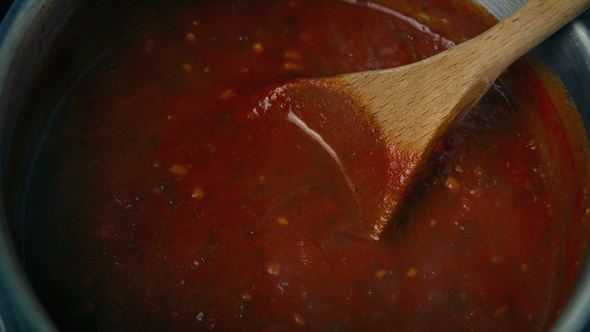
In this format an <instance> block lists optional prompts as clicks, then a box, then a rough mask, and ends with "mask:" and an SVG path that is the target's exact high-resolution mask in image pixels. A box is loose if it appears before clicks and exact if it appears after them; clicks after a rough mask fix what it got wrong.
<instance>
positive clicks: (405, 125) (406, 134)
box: [281, 0, 590, 240]
mask: <svg viewBox="0 0 590 332" xmlns="http://www.w3.org/2000/svg"><path fill="white" fill-rule="evenodd" d="M589 6H590V0H529V1H528V2H527V3H526V4H524V5H523V6H522V7H521V8H520V9H518V10H517V11H515V12H514V13H512V14H511V15H510V16H508V17H507V18H506V19H504V20H503V21H501V22H500V23H498V24H496V25H495V26H494V27H493V28H491V29H490V30H488V31H487V32H485V33H483V34H481V35H479V36H478V37H476V38H474V39H471V40H469V41H467V42H465V43H462V44H460V45H458V46H456V47H454V48H452V49H450V50H447V51H445V52H443V53H440V54H438V55H436V56H433V57H431V58H428V59H426V60H423V61H420V62H417V63H414V64H410V65H407V66H403V67H399V68H393V69H386V70H376V71H367V72H360V73H352V74H345V75H339V76H334V77H327V78H317V79H301V80H296V81H295V82H293V83H290V84H288V87H287V89H288V90H290V93H291V95H296V94H299V96H301V95H302V93H303V94H304V95H305V98H307V99H309V98H310V97H309V96H310V95H312V96H313V95H317V96H319V97H318V98H324V97H323V96H320V95H325V93H326V91H327V92H328V93H334V92H335V91H336V92H337V93H339V94H343V95H344V98H349V99H351V100H352V102H353V104H355V105H357V107H360V108H361V111H364V112H367V113H366V114H368V115H369V117H370V118H372V120H373V122H374V123H375V124H376V125H377V126H378V127H380V130H381V131H382V134H383V135H384V136H385V137H386V138H387V139H388V140H389V142H390V144H393V146H394V149H395V150H396V151H397V152H396V153H394V154H393V158H394V159H396V160H392V163H393V164H395V165H396V168H397V172H400V174H403V176H399V177H397V179H396V181H397V183H394V184H393V186H392V187H393V190H389V191H388V195H389V196H388V197H386V198H385V201H386V203H385V204H384V209H383V211H382V213H381V215H380V216H379V217H378V218H372V219H371V218H368V219H367V218H361V219H363V220H362V221H361V222H360V225H358V228H359V229H360V230H361V233H362V234H363V235H364V236H366V237H368V238H372V239H375V240H377V239H379V236H380V235H381V232H382V231H383V229H384V228H385V226H386V225H387V224H388V223H390V222H391V221H392V220H394V219H395V217H396V215H397V214H398V213H399V210H400V207H401V206H402V204H401V203H402V202H403V200H404V199H406V198H407V197H408V194H409V193H410V192H411V189H412V187H413V186H414V185H415V183H416V182H419V180H420V179H422V178H423V177H424V176H423V175H424V174H427V173H428V171H429V168H430V167H429V165H430V162H429V161H430V160H432V158H430V157H431V155H432V154H433V152H434V150H435V149H436V147H437V145H439V142H441V141H442V140H443V139H444V138H445V137H446V136H447V134H448V133H449V132H450V131H452V130H453V129H454V128H456V126H457V125H458V124H459V123H460V122H461V120H462V119H463V118H464V117H465V115H466V114H467V112H469V110H470V109H471V108H472V107H473V106H474V105H475V103H476V102H477V101H478V100H479V99H480V98H481V97H482V95H483V94H484V93H485V92H486V91H487V90H488V89H489V87H490V86H491V85H492V83H493V82H494V81H495V80H496V78H498V76H499V75H500V74H501V73H502V72H503V71H504V70H505V69H506V68H508V66H509V65H511V64H512V63H513V62H514V61H516V60H517V59H518V58H520V57H521V56H523V55H524V54H525V53H527V52H528V51H529V50H531V49H532V48H533V47H535V46H536V45H537V44H539V43H540V42H541V41H543V40H544V39H546V38H547V37H549V36H550V35H551V34H553V33H554V32H556V31H557V30H558V29H560V28H561V27H563V26H564V25H565V24H566V23H568V22H569V21H571V20H572V19H573V18H575V17H576V16H577V15H579V14H581V13H582V12H583V11H584V10H586V9H587V8H588V7H589ZM281 91H283V90H281ZM310 91H311V92H310ZM332 99H334V98H332ZM421 175H422V176H421ZM375 185H381V184H379V183H376V184H375ZM360 203H361V204H362V202H360Z"/></svg>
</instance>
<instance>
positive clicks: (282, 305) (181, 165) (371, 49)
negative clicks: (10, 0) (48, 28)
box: [25, 0, 559, 331]
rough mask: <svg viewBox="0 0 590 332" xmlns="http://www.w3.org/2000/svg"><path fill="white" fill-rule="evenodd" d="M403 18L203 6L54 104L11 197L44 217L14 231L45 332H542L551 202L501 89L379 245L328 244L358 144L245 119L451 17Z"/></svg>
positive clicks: (340, 238) (346, 239)
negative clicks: (20, 235) (34, 171)
mask: <svg viewBox="0 0 590 332" xmlns="http://www.w3.org/2000/svg"><path fill="white" fill-rule="evenodd" d="M417 17H419V15H417ZM424 20H425V19H424V18H423V19H422V20H417V19H414V18H410V17H408V16H404V15H402V14H400V13H398V12H395V11H392V10H390V9H387V8H385V7H381V6H378V5H375V4H373V3H370V2H369V3H366V4H364V5H356V4H351V3H346V2H339V1H327V0H326V1H315V0H295V1H257V2H255V1H232V2H229V1H211V2H201V3H199V4H197V5H195V4H187V5H186V6H184V7H183V8H182V9H181V10H179V11H178V12H177V13H176V14H174V15H172V16H170V17H167V18H165V19H159V20H155V21H154V22H152V23H150V24H147V25H145V26H144V27H143V28H142V29H141V30H140V31H138V32H137V33H136V34H134V35H132V36H129V37H128V38H127V39H125V40H124V41H122V42H121V43H120V44H118V45H116V46H115V47H113V49H112V50H110V51H109V52H108V53H106V55H105V56H104V58H103V59H101V60H100V62H99V63H98V64H97V65H96V66H95V67H94V68H91V69H90V70H89V72H88V73H87V74H86V75H85V77H83V78H82V79H81V81H80V82H79V83H78V86H77V87H76V88H75V89H74V90H73V92H72V94H71V96H69V97H68V99H67V101H66V103H65V106H64V107H63V110H62V111H61V114H60V116H59V118H58V120H57V121H56V124H55V127H54V133H55V140H54V141H52V142H51V143H50V144H48V145H47V148H46V150H47V160H46V161H45V162H44V163H43V165H40V166H39V168H40V169H41V171H40V174H41V175H40V178H39V179H38V181H39V183H46V184H48V185H47V186H44V187H43V188H42V189H40V191H39V193H38V194H37V198H36V199H34V200H31V201H30V203H29V204H31V205H37V206H38V207H39V206H40V208H39V209H40V210H41V211H42V212H39V213H38V214H36V215H33V216H32V217H33V218H37V219H39V220H43V223H42V224H41V225H40V226H39V227H37V228H35V229H31V230H29V232H28V235H27V236H28V237H29V239H34V241H32V240H29V241H28V243H29V244H27V247H26V250H25V254H26V255H25V257H26V264H27V270H28V273H29V275H30V277H31V280H32V282H33V284H34V286H35V288H36V290H37V292H38V293H39V295H40V297H41V299H42V301H43V302H44V304H45V306H46V308H47V310H48V311H49V312H50V314H51V315H52V317H53V318H54V320H55V321H56V322H57V324H58V325H59V326H60V328H63V329H64V330H71V331H98V330H168V331H170V330H172V331H174V330H176V331H190V330H243V331H252V330H259V331H288V330H297V329H310V330H316V331H317V330H334V331H341V330H344V331H360V330H370V331H372V330H377V329H379V330H387V331H389V330H409V331H426V330H436V331H457V330H478V331H496V330H514V331H522V330H530V331H536V330H541V329H543V328H545V327H546V326H547V324H548V323H549V322H548V321H547V320H548V318H547V317H548V316H547V315H548V314H549V312H550V311H551V310H552V309H553V306H554V288H555V287H556V278H557V277H556V273H557V260H558V247H559V245H558V243H559V234H558V233H559V232H558V227H559V225H558V221H559V220H558V216H557V215H556V210H555V209H556V208H555V204H556V203H555V197H554V194H553V191H552V187H551V183H550V178H549V176H548V170H547V165H546V162H545V161H544V160H543V159H542V155H541V152H540V151H539V150H540V149H539V143H538V142H537V140H536V139H535V137H534V135H532V134H531V132H530V131H529V129H528V122H527V119H525V117H524V116H523V112H522V111H521V110H520V109H519V107H518V103H517V102H515V101H514V100H511V99H510V97H509V96H510V94H511V93H510V92H509V90H508V89H507V88H506V87H503V86H502V82H501V81H500V82H499V83H498V84H497V85H494V87H493V89H492V90H491V91H490V92H489V93H488V94H487V95H486V96H485V97H484V98H483V100H482V101H481V102H480V103H479V104H478V106H477V107H476V109H475V110H474V111H472V112H471V113H470V114H469V115H468V116H467V118H466V119H465V120H464V122H463V123H462V124H461V126H460V127H459V128H458V130H457V131H456V132H455V133H454V134H453V135H452V136H451V137H450V139H449V142H448V143H447V144H446V146H445V149H444V152H443V153H442V154H441V155H440V157H439V158H438V161H437V164H436V166H435V168H434V170H433V172H432V174H431V176H430V178H429V179H428V180H427V181H426V182H425V183H424V185H423V186H421V187H420V188H419V189H420V190H419V191H420V192H419V194H418V195H417V196H416V199H415V200H414V201H413V202H412V204H411V207H410V208H409V210H408V213H407V217H406V219H405V220H404V222H403V224H401V225H400V226H399V227H398V229H397V230H395V231H391V232H389V233H387V234H386V235H385V236H384V238H383V239H382V240H380V241H378V242H375V241H367V240H366V239H363V238H362V237H359V236H357V235H355V234H354V233H350V232H348V231H347V227H346V226H347V225H350V224H351V223H352V222H354V220H353V219H354V218H355V216H356V215H357V214H358V211H355V210H354V209H355V206H356V205H355V204H356V203H355V201H354V199H355V198H354V197H355V196H354V192H363V190H371V189H370V186H368V185H367V186H363V185H359V186H357V187H354V188H351V186H350V183H349V182H348V181H347V180H346V178H345V177H344V175H343V173H342V171H341V169H340V166H339V164H338V162H341V163H347V164H350V165H356V166H358V167H362V169H365V170H366V172H367V174H369V175H368V176H370V177H371V180H372V179H375V178H377V179H379V177H380V176H384V174H385V175H386V170H387V169H388V165H387V159H386V155H385V154H384V153H382V152H383V151H385V150H383V149H385V147H386V143H385V142H383V141H382V138H381V137H380V136H379V133H378V132H375V131H374V130H372V129H371V127H370V126H367V125H363V124H360V123H355V122H354V120H352V122H351V121H348V120H350V119H348V120H347V119H346V117H345V116H342V118H341V119H338V120H342V121H341V122H338V121H336V122H334V121H335V120H334V119H333V118H326V113H323V112H318V113H317V114H316V115H315V117H313V116H311V115H310V114H307V115H305V114H291V113H284V112H283V113H281V112H274V113H273V112H270V113H268V114H266V113H265V114H262V113H258V112H253V110H254V109H255V106H256V105H257V103H258V102H259V100H257V99H256V98H254V97H256V96H258V94H257V93H258V92H259V91H260V90H262V89H264V87H265V86H266V85H267V84H269V83H271V82H273V81H274V80H277V79H284V78H285V77H313V76H325V75H334V74H338V73H346V72H353V71H362V70H372V69H379V68H388V67H394V66H400V65H404V64H408V63H411V62H414V61H418V60H420V59H423V58H426V57H428V56H431V55H434V54H436V53H438V52H441V51H443V50H444V49H446V48H448V47H450V46H452V45H453V44H452V42H451V41H450V40H447V39H444V38H443V37H441V35H443V36H444V35H445V34H449V35H453V34H455V33H456V32H453V31H452V28H451V26H450V25H446V26H447V28H448V29H449V31H445V30H442V31H438V32H433V31H431V29H430V28H428V27H427V25H423V24H422V23H420V22H422V21H424ZM430 20H431V21H435V20H440V19H437V18H432V17H431V18H430ZM438 22H439V23H440V21H438ZM437 26H439V27H440V26H442V27H444V26H445V25H444V24H438V23H437ZM325 112H328V113H329V109H327V110H325ZM293 116H295V118H296V119H295V118H293ZM335 116H336V117H338V115H335ZM297 119H298V120H300V121H301V122H297ZM302 123H303V125H302ZM305 126H307V127H308V129H310V130H312V131H313V132H317V133H321V132H322V131H325V132H328V131H329V132H330V133H336V134H339V135H340V136H339V137H342V140H340V141H338V140H334V141H330V142H329V144H327V146H329V147H330V148H331V149H333V150H334V151H336V152H337V156H338V158H334V155H333V154H332V153H330V151H329V149H327V148H326V145H325V144H321V142H320V141H318V139H316V138H314V137H313V135H310V131H309V130H304V129H305ZM338 130H340V133H338V132H337V131H338ZM336 134H334V136H335V137H336V136H338V135H336ZM351 137H352V138H354V140H352V138H351ZM384 179H385V180H386V177H385V178H384ZM32 242H34V244H32Z"/></svg>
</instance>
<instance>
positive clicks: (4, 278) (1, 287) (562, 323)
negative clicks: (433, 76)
mask: <svg viewBox="0 0 590 332" xmlns="http://www.w3.org/2000/svg"><path fill="white" fill-rule="evenodd" d="M106 1H107V2H108V1H109V0H106ZM477 2H478V3H480V4H481V5H482V6H483V7H485V8H486V9H488V10H489V11H490V12H491V13H492V14H493V15H495V16H496V17H498V18H504V17H505V16H507V15H508V14H509V13H510V12H512V11H513V10H515V9H516V8H517V7H518V6H519V5H520V4H521V3H522V2H524V1H523V0H518V1H514V0H477ZM100 9H102V10H111V7H110V6H109V5H108V4H106V5H99V6H96V4H95V3H94V2H91V1H84V0H74V1H71V0H17V1H16V2H15V3H14V4H13V6H12V7H11V9H10V10H9V12H8V13H7V15H6V17H5V18H4V21H3V22H2V25H1V26H0V181H1V186H0V196H1V199H0V332H1V331H56V328H55V326H54V324H53V323H52V321H51V319H50V318H49V317H48V316H47V314H46V313H45V311H44V309H43V307H42V305H41V304H40V302H39V300H38V299H37V298H36V296H35V294H34V292H33V290H32V288H31V286H30V284H29V283H28V281H27V278H26V276H25V274H24V272H23V269H22V266H21V263H20V259H19V255H18V242H19V236H18V225H15V224H14V222H13V221H14V220H18V215H19V211H18V206H19V201H18V197H17V196H19V193H18V190H19V188H18V184H17V185H15V183H19V181H21V182H22V181H25V180H24V179H18V178H14V177H10V178H9V177H8V174H9V173H8V167H9V163H8V156H9V154H10V150H11V147H13V143H14V142H15V137H17V136H18V135H19V132H18V131H15V128H16V121H17V117H20V116H22V114H20V115H19V111H20V110H21V109H22V106H23V105H24V104H25V103H26V102H27V101H26V100H25V98H26V93H27V90H28V87H29V85H30V84H31V82H32V81H33V79H34V77H35V73H36V72H37V71H38V69H39V67H40V65H41V63H42V60H43V59H44V57H46V55H47V54H48V52H49V50H52V51H54V52H55V50H56V49H57V50H59V47H60V45H59V43H61V42H63V41H62V40H60V38H59V37H58V38H57V39H56V36H57V35H58V32H59V31H60V30H62V29H64V27H68V24H70V22H71V18H72V17H73V16H74V15H79V12H80V11H82V12H83V11H84V10H86V11H88V10H100ZM534 52H536V53H537V54H538V55H539V56H540V57H541V58H543V59H544V60H545V61H546V62H547V63H549V65H550V66H551V67H552V68H553V70H554V71H555V72H556V73H557V75H558V76H559V77H560V78H561V80H562V81H563V83H564V85H565V87H566V89H567V90H568V92H569V93H570V95H571V98H572V99H573V101H574V102H575V104H576V105H577V107H578V110H579V112H580V114H581V116H582V119H583V121H584V126H585V128H586V131H587V132H590V93H588V91H590V12H586V13H584V14H583V15H582V16H581V17H579V18H578V19H576V20H575V21H574V22H572V23H571V24H569V25H568V26H566V27H565V28H564V29H562V30H561V31H559V32H558V33H557V34H556V35H554V36H553V37H551V38H550V39H549V40H547V41H546V42H544V43H543V44H542V45H540V46H539V47H537V48H536V49H535V51H534ZM82 62H83V61H82ZM82 62H81V63H80V64H73V67H74V69H75V67H76V65H79V66H80V68H79V70H82V68H83V65H82ZM74 71H75V70H74ZM75 75H77V74H75ZM65 76H66V77H67V74H66V75H65ZM71 79H75V76H73V77H70V80H71ZM66 81H67V80H66ZM67 88H68V84H65V83H64V84H61V85H60V84H59V83H56V84H55V85H52V87H51V89H52V90H55V91H56V92H58V93H59V94H58V96H59V95H63V94H64V92H66V89H67ZM50 113H51V112H47V116H46V117H45V118H43V117H41V118H40V119H36V120H35V121H32V122H31V123H32V125H33V126H37V127H38V129H37V133H38V134H39V136H37V137H31V138H28V139H22V138H21V139H20V140H18V142H19V144H21V143H22V146H18V147H17V149H18V150H20V153H19V155H20V157H21V158H22V159H23V160H24V161H25V163H26V160H31V158H33V156H32V155H33V153H34V152H33V151H34V143H35V142H36V141H37V139H39V138H40V136H41V135H42V133H43V130H42V128H43V127H44V123H43V122H44V121H51V118H50ZM589 319H590V262H588V261H587V262H586V263H585V265H584V267H583V270H582V274H581V276H580V279H579V282H578V285H577V287H576V288H575V290H574V292H573V294H572V296H571V298H570V300H569V302H568V304H567V306H566V307H565V308H564V310H563V312H562V314H561V315H560V317H559V319H558V320H557V322H556V323H555V324H554V326H553V330H554V331H582V330H584V327H585V326H586V325H587V323H588V321H589Z"/></svg>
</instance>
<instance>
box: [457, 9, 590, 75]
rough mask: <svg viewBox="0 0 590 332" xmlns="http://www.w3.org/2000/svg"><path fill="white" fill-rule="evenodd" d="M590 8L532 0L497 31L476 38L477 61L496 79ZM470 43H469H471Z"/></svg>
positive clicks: (505, 21) (494, 28) (490, 31)
mask: <svg viewBox="0 0 590 332" xmlns="http://www.w3.org/2000/svg"><path fill="white" fill-rule="evenodd" d="M589 6H590V1H589V0H529V1H528V2H527V3H525V4H524V5H522V7H521V8H520V9H518V10H517V11H515V12H514V13H512V14H511V15H510V16H508V17H507V18H506V19H504V20H502V21H501V22H499V23H498V24H496V25H495V26H494V27H493V28H491V29H490V30H488V31H486V32H485V33H483V34H481V35H480V36H478V37H476V38H474V39H472V40H471V41H470V42H473V43H474V44H478V45H479V47H477V49H479V50H481V51H483V52H481V54H480V55H479V56H478V57H477V58H474V59H473V60H475V62H478V63H480V64H482V67H483V68H484V69H487V70H486V72H487V75H489V76H490V77H491V78H492V79H495V77H497V76H499V75H500V74H501V73H502V71H504V69H506V68H507V67H508V66H509V65H510V64H512V63H513V62H514V61H516V60H517V59H518V58H520V57H521V56H523V55H524V54H525V53H527V52H528V51H530V50H531V49H532V48H533V47H535V46H537V45H538V44H539V43H541V42H542V41H543V40H545V39H547V38H548V37H549V36H551V35H552V34H553V33H555V32H556V31H557V30H559V29H560V28H561V27H563V26H564V25H565V24H567V23H568V22H569V21H571V20H572V19H573V18H575V17H576V16H578V15H580V14H581V13H582V12H583V11H584V10H586V9H587V8H588V7H589ZM468 43H469V42H468Z"/></svg>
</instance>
